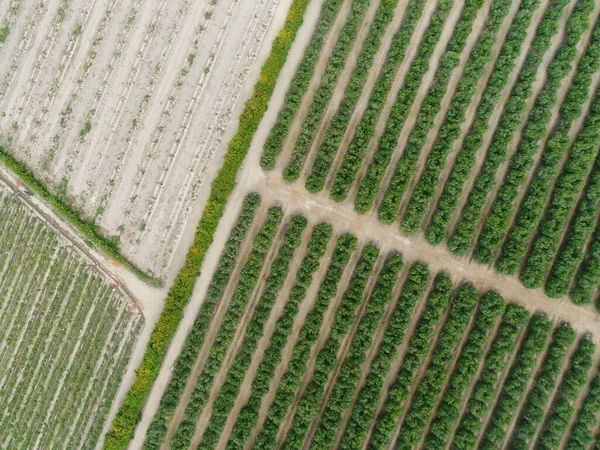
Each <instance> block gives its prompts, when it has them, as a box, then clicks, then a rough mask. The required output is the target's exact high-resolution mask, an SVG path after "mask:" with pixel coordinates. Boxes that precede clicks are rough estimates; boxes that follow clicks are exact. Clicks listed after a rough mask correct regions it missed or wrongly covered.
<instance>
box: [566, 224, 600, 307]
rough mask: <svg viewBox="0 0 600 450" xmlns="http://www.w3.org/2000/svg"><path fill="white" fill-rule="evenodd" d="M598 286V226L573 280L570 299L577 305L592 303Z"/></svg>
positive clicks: (599, 264) (599, 267)
mask: <svg viewBox="0 0 600 450" xmlns="http://www.w3.org/2000/svg"><path fill="white" fill-rule="evenodd" d="M598 286H600V225H598V226H596V230H595V231H594V235H593V237H592V240H591V242H590V246H589V248H588V253H587V255H586V258H585V259H584V261H583V264H582V265H581V268H580V270H579V273H578V274H577V277H576V278H575V286H573V289H572V291H571V298H572V299H573V301H574V302H575V303H577V304H584V303H592V300H593V297H594V293H595V292H596V291H597V290H598Z"/></svg>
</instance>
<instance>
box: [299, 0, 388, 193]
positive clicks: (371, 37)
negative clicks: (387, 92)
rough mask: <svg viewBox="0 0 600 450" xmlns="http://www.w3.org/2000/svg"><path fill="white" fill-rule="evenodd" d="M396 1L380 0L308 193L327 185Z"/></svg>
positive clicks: (310, 178)
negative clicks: (326, 180)
mask: <svg viewBox="0 0 600 450" xmlns="http://www.w3.org/2000/svg"><path fill="white" fill-rule="evenodd" d="M397 4H398V0H381V3H380V4H379V7H378V8H377V12H376V13H375V18H374V20H373V23H372V24H371V28H370V29H369V34H368V35H367V37H366V38H365V41H364V42H363V45H362V50H361V53H360V55H358V58H357V61H356V67H354V69H353V70H352V73H351V75H350V81H349V83H348V85H347V86H346V89H345V91H344V98H343V100H342V102H341V103H340V105H339V106H338V110H337V111H336V113H335V115H334V116H333V118H332V119H331V121H330V122H329V125H328V126H327V129H326V130H325V132H324V135H323V140H322V142H321V144H320V145H319V147H318V149H317V151H316V157H315V160H314V162H313V165H312V169H311V173H310V175H309V176H308V178H307V180H306V189H307V190H308V191H309V192H318V191H320V190H322V189H323V187H324V185H325V178H326V177H327V174H328V173H329V169H330V168H331V163H332V162H333V159H334V158H335V155H336V153H337V150H338V147H339V146H340V143H341V142H342V138H343V137H344V132H345V130H346V127H347V126H348V123H349V122H350V117H351V116H352V113H353V111H354V108H355V107H356V104H357V102H358V99H359V98H360V95H361V92H362V91H363V89H364V87H365V83H366V81H367V77H368V75H369V69H370V68H371V66H372V65H373V61H374V59H375V54H376V53H377V51H378V50H379V48H380V47H381V43H382V41H381V39H382V37H383V34H384V32H385V30H386V28H387V27H388V25H389V24H390V22H391V21H392V19H393V17H394V9H395V8H396V5H397Z"/></svg>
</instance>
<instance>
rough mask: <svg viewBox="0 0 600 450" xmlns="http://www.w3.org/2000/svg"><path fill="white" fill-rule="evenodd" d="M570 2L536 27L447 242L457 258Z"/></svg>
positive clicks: (557, 1) (563, 1)
mask: <svg viewBox="0 0 600 450" xmlns="http://www.w3.org/2000/svg"><path fill="white" fill-rule="evenodd" d="M568 3H569V2H568V0H554V1H552V2H551V4H550V6H549V7H548V8H547V9H546V11H545V13H544V17H543V19H542V21H541V22H540V24H539V25H538V27H537V30H536V35H535V38H534V39H533V41H532V43H531V47H530V49H529V53H528V54H527V57H526V58H525V62H524V64H523V66H522V67H521V71H520V72H519V76H518V79H517V82H516V83H515V85H514V86H513V88H512V90H511V93H510V95H509V97H508V100H507V101H506V105H505V107H504V111H503V114H502V116H501V118H500V122H499V124H498V126H497V128H496V130H495V131H494V135H493V137H492V143H491V145H490V147H489V148H488V150H487V155H486V159H485V162H484V164H483V167H482V169H481V171H480V173H479V174H478V175H477V178H476V179H475V184H474V186H473V189H472V190H471V192H470V193H469V196H468V199H467V203H466V205H465V207H464V209H463V210H462V211H461V217H460V220H459V222H458V225H457V226H456V229H455V230H454V234H453V235H452V237H451V238H450V240H449V242H448V247H449V249H450V251H452V253H454V254H455V255H459V256H463V255H465V254H466V253H467V252H468V251H469V249H470V248H471V243H472V241H473V239H474V237H475V234H476V231H477V225H478V223H479V222H480V220H481V218H482V217H481V216H482V209H483V207H484V205H485V204H486V203H487V200H488V195H489V193H490V192H491V191H492V190H493V189H494V187H495V186H496V173H497V171H498V169H499V167H500V164H502V163H503V162H504V161H505V160H506V158H507V149H508V146H509V144H510V142H511V141H512V139H513V135H514V133H515V131H516V130H517V128H518V127H519V125H520V123H521V115H522V114H523V112H524V111H525V109H526V107H527V100H528V99H529V97H531V95H532V94H533V83H534V81H535V80H536V78H537V71H538V68H539V66H540V64H541V63H542V60H543V56H544V54H545V53H546V52H547V51H548V50H549V48H550V39H551V38H552V37H553V36H554V35H556V34H557V33H558V29H559V26H558V25H559V21H560V19H561V17H562V15H563V11H564V9H565V6H566V5H567V4H568Z"/></svg>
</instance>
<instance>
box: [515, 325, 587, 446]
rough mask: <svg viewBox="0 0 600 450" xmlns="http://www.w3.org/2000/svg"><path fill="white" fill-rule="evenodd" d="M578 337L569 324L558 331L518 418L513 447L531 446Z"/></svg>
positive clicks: (559, 327) (558, 328)
mask: <svg viewBox="0 0 600 450" xmlns="http://www.w3.org/2000/svg"><path fill="white" fill-rule="evenodd" d="M576 338H577V333H575V331H574V330H573V329H572V328H571V327H569V326H567V325H559V326H558V327H557V328H556V330H554V335H553V337H552V343H551V344H550V347H549V348H548V353H546V356H545V358H544V362H543V364H542V367H541V369H540V371H539V372H538V374H537V375H536V377H535V382H534V383H533V387H532V388H531V391H530V392H529V394H528V397H527V400H526V401H525V404H524V405H523V409H522V410H521V413H520V416H519V419H518V420H517V426H516V427H515V430H514V434H513V441H512V444H511V445H512V446H513V447H516V448H529V444H530V440H531V439H533V438H534V437H535V435H536V433H537V431H538V429H539V427H540V425H542V422H543V420H544V409H545V408H546V405H547V404H548V402H549V401H550V397H551V395H552V393H553V392H554V390H555V389H556V386H557V384H558V380H557V379H558V376H559V375H560V372H561V370H562V366H563V363H564V361H565V360H566V359H567V352H568V350H569V347H570V346H571V345H572V344H573V342H575V339H576Z"/></svg>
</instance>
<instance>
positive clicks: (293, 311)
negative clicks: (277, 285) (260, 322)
mask: <svg viewBox="0 0 600 450" xmlns="http://www.w3.org/2000/svg"><path fill="white" fill-rule="evenodd" d="M331 234H332V228H331V225H329V224H326V223H321V224H319V225H317V226H316V227H315V228H314V229H313V232H312V235H311V238H310V241H309V243H308V246H307V250H306V256H305V257H304V259H303V260H302V262H301V263H300V268H299V269H298V272H297V273H296V285H295V286H294V287H293V288H292V289H291V290H290V293H289V296H288V299H287V302H286V304H285V306H284V307H283V313H282V315H281V316H280V317H279V319H278V320H277V323H276V324H275V331H273V334H272V335H271V339H270V342H269V347H268V348H267V349H266V350H265V353H264V356H263V359H262V361H261V363H260V365H259V366H258V368H257V369H256V376H255V377H254V380H253V381H252V385H251V386H250V391H251V394H250V398H249V399H248V401H247V402H246V404H245V405H244V407H243V408H242V409H241V411H240V413H239V415H238V417H237V419H236V422H235V425H234V426H233V428H232V431H231V436H230V438H229V442H228V443H227V449H228V450H242V449H243V448H244V445H245V443H246V442H247V441H248V439H249V438H250V435H251V433H252V430H253V428H254V426H255V425H256V423H257V422H258V413H259V411H260V404H261V400H262V398H263V397H264V396H265V395H266V394H267V392H268V391H269V385H270V383H271V380H272V379H273V377H274V376H275V369H276V368H277V366H278V365H279V363H280V362H281V358H282V356H283V354H282V352H283V348H284V347H285V345H286V343H287V341H288V337H289V336H290V334H291V333H292V329H293V326H294V318H295V317H296V315H297V314H298V307H299V305H300V303H301V302H302V301H303V300H304V298H305V297H306V289H307V288H308V287H309V286H310V284H311V282H312V278H313V275H314V274H315V273H316V272H317V271H318V270H319V267H320V262H319V261H320V259H321V258H322V257H323V255H324V254H325V250H326V247H327V243H328V242H329V240H330V239H331Z"/></svg>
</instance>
